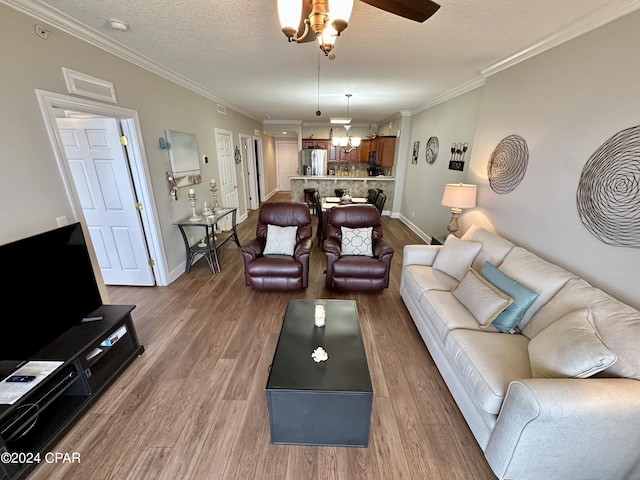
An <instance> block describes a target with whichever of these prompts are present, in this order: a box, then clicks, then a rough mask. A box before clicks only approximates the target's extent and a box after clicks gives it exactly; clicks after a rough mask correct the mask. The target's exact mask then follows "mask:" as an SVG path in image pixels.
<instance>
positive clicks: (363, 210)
mask: <svg viewBox="0 0 640 480" xmlns="http://www.w3.org/2000/svg"><path fill="white" fill-rule="evenodd" d="M340 227H348V228H362V227H373V229H372V240H373V245H372V247H373V256H372V257H369V256H364V255H342V252H341V246H342V230H341V228H340ZM322 250H323V251H324V253H325V254H326V256H327V287H328V288H332V289H335V290H350V291H378V290H383V289H385V288H387V287H388V286H389V271H390V268H391V259H392V258H393V253H394V250H393V248H391V246H390V245H389V244H388V243H387V242H386V241H385V240H384V239H383V238H382V223H381V220H380V213H379V212H378V209H377V208H376V207H375V206H373V205H366V204H358V205H344V206H339V207H333V208H332V209H331V210H330V211H329V218H328V220H327V227H326V240H325V241H324V243H323V244H322Z"/></svg>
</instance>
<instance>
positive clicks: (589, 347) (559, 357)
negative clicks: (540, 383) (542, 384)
mask: <svg viewBox="0 0 640 480" xmlns="http://www.w3.org/2000/svg"><path fill="white" fill-rule="evenodd" d="M616 360H617V357H616V355H615V354H614V353H613V352H612V351H611V350H609V349H608V348H607V346H606V345H605V344H604V343H602V340H601V338H600V335H598V332H597V331H596V329H595V327H594V326H593V321H592V319H591V310H589V309H588V308H581V309H579V310H574V311H573V312H571V313H568V314H566V315H565V316H564V317H562V318H559V319H558V320H556V321H555V322H553V323H552V324H551V325H549V326H548V327H547V328H545V329H544V330H542V331H541V332H540V333H539V334H538V335H536V336H535V337H533V338H532V339H531V341H530V342H529V361H530V362H531V373H532V374H533V378H587V377H590V376H591V375H595V374H596V373H598V372H601V371H602V370H604V369H606V368H609V367H610V366H611V365H613V364H614V363H616Z"/></svg>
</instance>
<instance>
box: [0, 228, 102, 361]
mask: <svg viewBox="0 0 640 480" xmlns="http://www.w3.org/2000/svg"><path fill="white" fill-rule="evenodd" d="M0 266H2V271H3V274H4V282H3V283H4V286H3V287H2V288H0V291H1V292H2V300H3V302H2V303H3V305H4V309H3V312H2V317H1V320H0V360H26V359H28V358H30V357H32V356H33V355H34V354H35V353H36V352H37V351H38V350H40V349H41V348H43V347H44V346H46V345H47V344H49V343H50V342H51V341H53V340H54V339H55V338H57V337H59V336H60V335H62V334H64V332H65V331H66V330H68V329H69V328H71V327H72V326H74V325H77V324H78V323H80V322H81V320H82V319H83V318H84V317H86V316H88V315H90V314H91V313H92V312H93V311H94V310H96V309H97V308H98V307H100V306H101V305H102V299H101V297H100V290H99V289H98V284H97V282H96V277H95V274H94V272H93V267H92V265H91V260H90V258H89V252H88V250H87V244H86V242H85V238H84V235H83V233H82V228H81V226H80V224H79V223H74V224H72V225H67V226H64V227H61V228H57V229H55V230H51V231H49V232H45V233H41V234H38V235H34V236H32V237H28V238H24V239H22V240H17V241H15V242H12V243H8V244H5V245H2V246H0Z"/></svg>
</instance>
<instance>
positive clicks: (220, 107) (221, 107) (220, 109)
mask: <svg viewBox="0 0 640 480" xmlns="http://www.w3.org/2000/svg"><path fill="white" fill-rule="evenodd" d="M217 105H218V113H221V114H222V115H226V114H227V107H225V106H224V105H220V104H219V103H218V104H217Z"/></svg>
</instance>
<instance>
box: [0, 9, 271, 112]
mask: <svg viewBox="0 0 640 480" xmlns="http://www.w3.org/2000/svg"><path fill="white" fill-rule="evenodd" d="M0 3H4V4H6V5H8V6H10V7H11V8H13V9H15V10H17V11H19V12H21V13H24V14H25V15H28V16H30V17H33V18H35V19H36V20H39V21H41V22H45V23H47V24H48V25H50V26H52V27H55V28H57V29H59V30H61V31H63V32H65V33H68V34H69V35H71V36H73V37H75V38H78V39H79V40H82V41H84V42H87V43H89V44H91V45H93V46H94V47H98V48H100V49H101V50H104V51H106V52H108V53H111V54H112V55H115V56H116V57H119V58H121V59H123V60H125V61H127V62H130V63H133V64H134V65H137V66H138V67H141V68H143V69H145V70H147V71H149V72H151V73H153V74H155V75H158V76H159V77H162V78H164V79H166V80H169V81H170V82H173V83H175V84H176V85H180V86H181V87H184V88H186V89H188V90H191V91H192V92H195V93H197V94H198V95H201V96H203V97H205V98H208V99H209V100H212V101H214V102H216V103H219V104H222V105H224V106H226V107H228V108H230V109H232V110H234V111H236V112H238V113H241V114H242V115H245V116H247V117H249V118H251V119H253V120H255V121H258V122H261V121H262V120H261V119H258V118H256V117H255V115H254V114H253V113H251V112H248V111H246V110H244V109H243V108H241V107H238V106H237V105H233V104H231V103H229V102H227V101H226V100H224V99H222V98H220V97H219V96H218V95H216V94H215V93H214V92H212V91H210V90H208V89H206V88H204V87H203V86H201V85H198V84H197V83H195V82H192V81H191V80H189V79H187V78H185V77H183V76H182V75H180V74H178V73H176V72H174V71H172V70H170V69H168V68H166V67H165V66H163V65H161V64H159V63H157V62H154V61H153V60H151V59H150V58H147V57H145V56H144V55H140V54H139V53H137V52H135V51H133V50H131V49H130V48H127V47H125V46H124V45H122V44H120V43H118V42H116V41H114V40H112V39H110V38H108V37H107V36H105V35H103V34H102V33H100V32H98V31H97V30H94V29H92V28H89V27H87V26H86V25H84V24H81V23H80V22H77V21H76V20H74V19H73V18H71V17H69V16H68V15H65V14H64V13H62V12H61V11H59V10H57V9H55V8H52V7H49V6H48V5H44V4H42V3H40V2H38V1H37V0H0Z"/></svg>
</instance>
